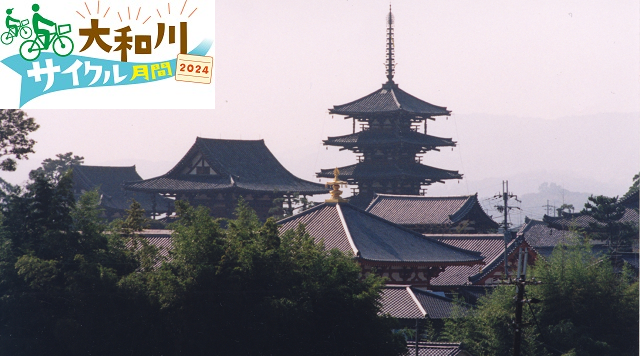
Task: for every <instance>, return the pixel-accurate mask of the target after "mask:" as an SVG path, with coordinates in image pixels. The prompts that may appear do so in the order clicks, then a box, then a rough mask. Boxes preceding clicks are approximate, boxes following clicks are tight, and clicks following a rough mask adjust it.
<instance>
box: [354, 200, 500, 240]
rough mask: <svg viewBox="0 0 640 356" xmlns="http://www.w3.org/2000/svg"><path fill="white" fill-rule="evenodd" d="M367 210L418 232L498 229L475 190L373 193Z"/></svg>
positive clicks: (467, 231) (471, 231)
mask: <svg viewBox="0 0 640 356" xmlns="http://www.w3.org/2000/svg"><path fill="white" fill-rule="evenodd" d="M366 211H367V212H370V213H372V214H374V215H377V216H379V217H381V218H384V219H387V220H389V221H391V222H394V223H396V224H398V225H402V226H404V227H406V228H409V229H411V230H414V231H417V232H419V233H421V234H440V233H443V234H454V233H458V234H461V233H464V234H485V233H491V232H497V231H498V227H499V224H498V223H497V222H495V221H493V219H492V218H491V216H489V215H487V213H486V212H485V211H484V209H482V206H481V205H480V202H479V201H478V194H474V195H459V196H448V197H429V196H422V195H393V194H376V195H375V197H374V198H373V200H372V201H371V203H370V204H369V206H368V207H367V209H366Z"/></svg>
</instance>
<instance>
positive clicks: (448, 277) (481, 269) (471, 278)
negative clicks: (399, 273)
mask: <svg viewBox="0 0 640 356" xmlns="http://www.w3.org/2000/svg"><path fill="white" fill-rule="evenodd" d="M425 236H429V237H432V238H434V239H437V240H438V241H440V242H444V243H446V244H448V245H451V246H455V247H458V248H463V249H466V250H470V251H477V252H479V253H480V254H481V255H482V258H483V261H484V265H481V264H478V265H475V266H454V267H449V268H447V269H446V270H444V272H442V273H440V275H439V276H438V277H436V278H434V279H432V280H431V284H432V285H434V286H435V285H438V286H461V285H466V284H469V283H475V282H477V281H479V280H480V279H482V278H484V277H485V276H487V275H488V274H490V273H492V272H493V270H495V269H496V268H497V267H500V266H502V264H503V263H504V235H503V234H455V235H454V234H442V235H431V234H429V235H425ZM523 243H524V239H522V238H521V239H515V240H511V241H509V242H508V244H507V255H511V254H512V253H513V252H514V251H515V249H516V248H517V247H519V246H521V245H522V244H523Z"/></svg>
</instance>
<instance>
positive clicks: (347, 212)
mask: <svg viewBox="0 0 640 356" xmlns="http://www.w3.org/2000/svg"><path fill="white" fill-rule="evenodd" d="M310 215H313V217H311V216H310ZM278 223H279V224H280V225H281V228H280V231H285V230H289V229H294V228H295V227H297V226H298V225H299V224H300V223H303V224H305V225H306V228H307V230H308V231H313V233H310V235H311V236H313V237H314V238H315V239H316V240H317V241H321V240H322V241H324V242H325V245H326V246H327V247H328V248H331V247H333V246H342V248H341V249H343V250H344V249H345V246H350V247H351V251H352V252H353V253H354V255H355V256H357V257H359V258H360V259H362V260H367V261H378V262H410V263H418V264H441V265H456V264H458V265H459V264H474V263H477V262H479V261H480V259H481V257H480V254H479V253H476V252H470V251H467V250H464V249H459V248H455V247H451V246H449V245H447V244H444V243H441V242H439V241H437V240H435V239H430V238H428V237H424V236H422V235H420V234H418V233H416V232H414V231H411V230H409V229H406V228H403V227H402V226H399V225H396V224H394V223H391V222H389V221H387V220H384V219H382V218H379V217H377V216H375V215H373V214H370V213H367V212H365V211H363V210H360V209H358V208H356V207H354V206H352V205H350V204H344V203H338V204H335V203H325V204H321V205H319V206H316V207H314V208H312V209H309V210H307V211H304V212H302V213H300V214H298V215H295V216H292V217H290V218H287V219H284V220H281V221H279V222H278ZM345 240H346V241H345ZM329 242H330V243H329Z"/></svg>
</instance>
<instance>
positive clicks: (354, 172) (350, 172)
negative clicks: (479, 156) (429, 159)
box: [316, 162, 462, 184]
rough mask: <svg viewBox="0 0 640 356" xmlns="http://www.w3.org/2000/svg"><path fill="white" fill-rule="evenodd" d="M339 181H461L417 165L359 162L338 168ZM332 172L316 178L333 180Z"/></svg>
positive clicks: (453, 175) (445, 172) (453, 174)
mask: <svg viewBox="0 0 640 356" xmlns="http://www.w3.org/2000/svg"><path fill="white" fill-rule="evenodd" d="M338 169H339V170H340V179H345V180H347V179H355V180H356V181H357V180H359V179H371V178H377V179H394V178H399V177H414V178H420V179H423V180H425V182H426V184H429V183H433V182H438V181H441V180H444V179H461V178H462V174H459V173H458V171H448V170H445V169H440V168H435V167H431V166H427V165H424V164H419V163H412V164H401V163H395V162H391V163H387V164H374V163H367V162H361V163H356V164H353V165H350V166H345V167H340V168H338ZM333 170H334V168H330V169H321V170H320V172H319V173H316V176H317V177H319V178H333Z"/></svg>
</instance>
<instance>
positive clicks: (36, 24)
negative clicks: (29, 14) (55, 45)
mask: <svg viewBox="0 0 640 356" xmlns="http://www.w3.org/2000/svg"><path fill="white" fill-rule="evenodd" d="M31 10H33V21H32V25H31V26H33V32H35V33H36V38H37V37H40V36H44V49H49V40H50V38H49V35H50V33H49V31H48V30H47V29H44V28H41V27H40V26H41V24H45V25H49V26H52V27H55V25H56V24H55V23H54V22H53V21H51V20H47V19H45V18H44V17H42V15H40V14H39V13H38V11H39V10H40V5H38V4H33V5H32V6H31Z"/></svg>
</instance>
